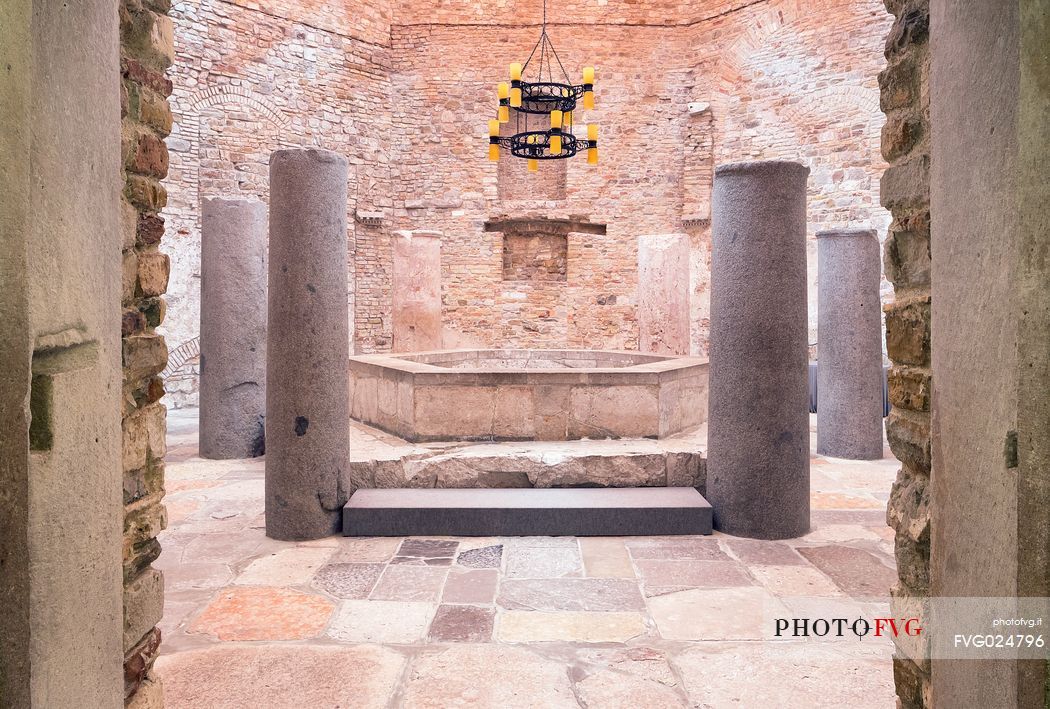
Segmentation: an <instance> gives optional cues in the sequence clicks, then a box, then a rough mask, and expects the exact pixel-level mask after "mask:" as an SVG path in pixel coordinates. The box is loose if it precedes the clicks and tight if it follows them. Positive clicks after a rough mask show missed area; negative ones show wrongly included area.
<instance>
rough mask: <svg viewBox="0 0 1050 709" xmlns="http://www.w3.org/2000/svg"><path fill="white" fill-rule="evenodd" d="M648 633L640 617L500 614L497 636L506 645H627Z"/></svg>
mask: <svg viewBox="0 0 1050 709" xmlns="http://www.w3.org/2000/svg"><path fill="white" fill-rule="evenodd" d="M644 633H645V621H644V619H643V617H642V615H641V614H640V613H621V612H603V613H590V612H584V611H555V612H551V613H532V612H528V611H507V612H505V613H501V614H500V622H499V628H498V629H497V636H498V638H499V641H500V642H503V643H543V642H557V641H564V642H577V643H625V642H627V641H628V640H631V639H632V638H636V637H638V636H639V635H643V634H644Z"/></svg>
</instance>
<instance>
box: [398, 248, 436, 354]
mask: <svg viewBox="0 0 1050 709" xmlns="http://www.w3.org/2000/svg"><path fill="white" fill-rule="evenodd" d="M391 251H392V252H393V267H392V268H393V276H392V280H393V288H392V291H391V296H392V305H391V308H392V311H391V315H390V318H391V322H392V325H391V330H392V333H393V344H392V346H391V349H392V351H394V352H421V351H425V350H439V349H441V234H440V232H435V231H399V232H396V233H395V234H394V235H393V237H391Z"/></svg>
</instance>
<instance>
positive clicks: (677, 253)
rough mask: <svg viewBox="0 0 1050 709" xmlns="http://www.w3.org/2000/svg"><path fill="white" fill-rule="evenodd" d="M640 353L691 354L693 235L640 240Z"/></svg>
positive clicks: (644, 237) (673, 235)
mask: <svg viewBox="0 0 1050 709" xmlns="http://www.w3.org/2000/svg"><path fill="white" fill-rule="evenodd" d="M638 349H640V350H641V351H642V352H654V353H657V354H676V355H686V354H689V235H688V234H654V235H648V236H640V237H638Z"/></svg>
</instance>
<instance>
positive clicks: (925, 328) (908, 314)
mask: <svg viewBox="0 0 1050 709" xmlns="http://www.w3.org/2000/svg"><path fill="white" fill-rule="evenodd" d="M884 310H885V312H886V352H887V353H888V354H889V356H890V359H892V360H893V361H894V362H898V363H903V364H915V365H928V364H929V361H930V298H929V297H928V296H926V297H913V298H910V299H907V300H900V301H897V302H896V303H894V304H892V305H887V306H886V307H885V308H884Z"/></svg>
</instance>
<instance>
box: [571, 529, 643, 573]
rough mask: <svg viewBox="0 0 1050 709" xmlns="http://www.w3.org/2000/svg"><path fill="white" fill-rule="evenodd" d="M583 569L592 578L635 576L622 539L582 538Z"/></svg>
mask: <svg viewBox="0 0 1050 709" xmlns="http://www.w3.org/2000/svg"><path fill="white" fill-rule="evenodd" d="M580 552H581V554H582V555H583V570H584V574H585V575H586V576H589V577H591V578H628V579H629V578H634V566H632V565H631V557H630V556H629V555H628V554H627V547H626V546H624V542H623V540H622V539H617V538H615V537H584V538H582V539H580Z"/></svg>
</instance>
